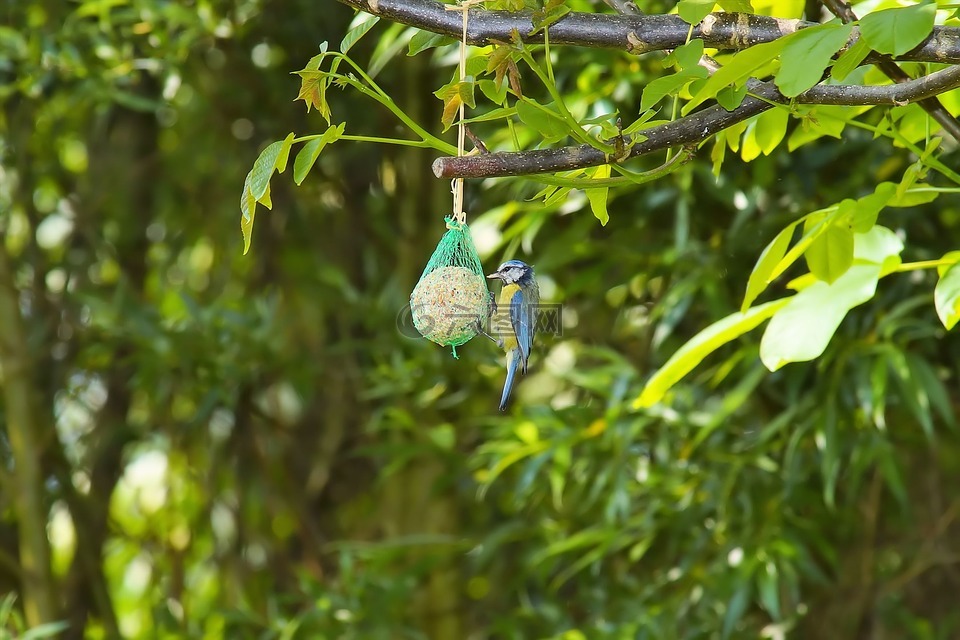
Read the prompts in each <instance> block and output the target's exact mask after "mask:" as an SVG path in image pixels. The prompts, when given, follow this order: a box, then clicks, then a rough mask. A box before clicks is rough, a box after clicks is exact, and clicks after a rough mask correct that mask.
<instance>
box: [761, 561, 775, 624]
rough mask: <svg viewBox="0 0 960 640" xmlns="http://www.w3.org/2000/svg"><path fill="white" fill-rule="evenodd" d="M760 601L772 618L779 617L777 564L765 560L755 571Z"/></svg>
mask: <svg viewBox="0 0 960 640" xmlns="http://www.w3.org/2000/svg"><path fill="white" fill-rule="evenodd" d="M757 590H758V592H759V594H760V602H761V603H763V608H764V609H766V610H767V612H768V613H769V614H770V617H771V618H773V619H774V620H779V619H780V580H779V575H778V573H777V565H775V564H773V563H772V562H770V561H767V562H765V563H764V564H763V566H761V567H760V570H759V571H758V572H757Z"/></svg>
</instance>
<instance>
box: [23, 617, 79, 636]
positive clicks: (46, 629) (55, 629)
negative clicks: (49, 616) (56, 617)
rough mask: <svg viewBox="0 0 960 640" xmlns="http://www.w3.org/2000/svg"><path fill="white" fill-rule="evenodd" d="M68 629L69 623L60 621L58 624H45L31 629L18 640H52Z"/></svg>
mask: <svg viewBox="0 0 960 640" xmlns="http://www.w3.org/2000/svg"><path fill="white" fill-rule="evenodd" d="M69 628H70V623H68V622H64V621H62V620H61V621H59V622H46V623H44V624H40V625H37V626H35V627H32V628H31V629H30V630H29V631H27V632H25V633H24V634H23V635H22V636H20V640H41V638H54V637H56V636H58V635H60V633H62V632H63V631H65V630H66V629H69Z"/></svg>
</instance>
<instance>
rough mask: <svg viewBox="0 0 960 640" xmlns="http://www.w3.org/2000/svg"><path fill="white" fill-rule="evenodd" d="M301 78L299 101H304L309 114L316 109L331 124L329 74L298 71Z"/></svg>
mask: <svg viewBox="0 0 960 640" xmlns="http://www.w3.org/2000/svg"><path fill="white" fill-rule="evenodd" d="M296 75H298V76H300V92H299V93H298V94H297V100H303V102H304V104H306V105H307V113H310V108H311V107H315V108H316V109H317V111H319V112H320V115H321V116H322V117H323V119H324V120H326V121H327V123H328V124H329V122H330V105H328V104H327V86H328V85H329V83H330V81H329V79H328V78H327V74H325V73H323V72H322V71H308V70H306V69H304V70H303V71H297V73H296Z"/></svg>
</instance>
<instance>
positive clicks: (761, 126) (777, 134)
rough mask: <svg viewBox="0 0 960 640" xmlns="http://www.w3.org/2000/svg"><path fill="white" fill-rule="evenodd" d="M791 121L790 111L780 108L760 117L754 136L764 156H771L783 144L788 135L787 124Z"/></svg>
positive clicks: (775, 108) (764, 113)
mask: <svg viewBox="0 0 960 640" xmlns="http://www.w3.org/2000/svg"><path fill="white" fill-rule="evenodd" d="M789 121H790V111H789V110H787V109H783V108H779V107H774V108H773V109H770V110H769V111H764V112H763V113H761V114H760V117H759V118H757V124H756V127H755V129H754V135H755V136H756V139H757V146H759V147H760V150H761V151H762V152H763V155H765V156H768V155H770V154H771V153H772V152H773V150H774V149H776V148H777V146H778V145H779V144H780V143H781V142H783V138H784V137H785V136H786V135H787V123H788V122H789Z"/></svg>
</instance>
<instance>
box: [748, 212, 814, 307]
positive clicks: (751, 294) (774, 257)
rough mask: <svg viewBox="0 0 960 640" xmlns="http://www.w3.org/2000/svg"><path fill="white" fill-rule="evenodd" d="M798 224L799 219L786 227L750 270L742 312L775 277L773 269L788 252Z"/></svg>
mask: <svg viewBox="0 0 960 640" xmlns="http://www.w3.org/2000/svg"><path fill="white" fill-rule="evenodd" d="M798 224H800V223H799V221H798V222H794V223H793V224H791V225H788V226H787V227H786V228H784V229H783V230H782V231H781V232H780V233H778V234H777V236H776V237H775V238H774V239H773V240H772V241H771V242H770V244H768V245H767V246H766V248H764V250H763V253H761V254H760V258H759V259H757V264H755V265H754V266H753V271H752V272H750V278H749V279H748V280H747V292H746V293H745V294H744V295H743V304H742V305H740V312H741V313H743V312H746V310H747V309H749V308H750V305H751V304H753V301H754V300H756V299H757V296H759V295H760V294H761V293H763V290H764V289H766V288H767V285H768V284H770V281H771V280H772V279H773V277H772V274H773V270H774V268H775V267H776V266H777V264H778V263H779V262H780V260H781V259H783V256H784V254H786V253H787V247H789V246H790V239H791V238H793V232H794V230H795V229H796V228H797V225H798Z"/></svg>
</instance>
